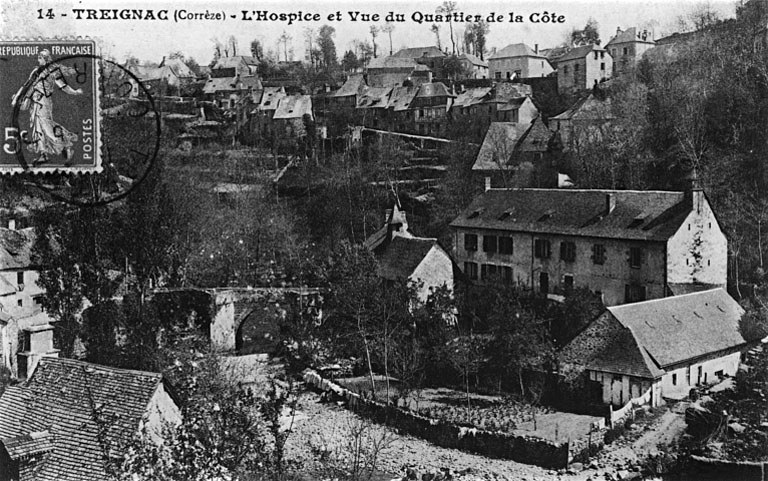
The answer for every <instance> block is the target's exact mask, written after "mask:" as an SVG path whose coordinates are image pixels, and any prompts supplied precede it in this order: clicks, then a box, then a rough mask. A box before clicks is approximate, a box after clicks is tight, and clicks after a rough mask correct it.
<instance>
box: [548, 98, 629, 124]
mask: <svg viewBox="0 0 768 481" xmlns="http://www.w3.org/2000/svg"><path fill="white" fill-rule="evenodd" d="M613 118H615V115H614V114H613V112H612V111H611V99H610V98H607V99H605V100H599V99H598V98H597V97H595V94H594V93H592V92H590V93H589V95H587V96H585V97H582V98H581V99H579V100H577V101H576V103H574V104H573V105H572V106H571V107H570V108H568V109H567V110H566V111H565V112H562V113H560V114H558V115H555V116H554V117H552V120H610V119H613Z"/></svg>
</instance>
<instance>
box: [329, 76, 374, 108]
mask: <svg viewBox="0 0 768 481" xmlns="http://www.w3.org/2000/svg"><path fill="white" fill-rule="evenodd" d="M365 88H366V84H365V78H364V77H363V75H362V74H352V75H350V76H349V78H347V80H346V81H345V82H344V84H343V85H342V86H341V87H340V88H339V89H338V90H337V91H335V92H333V93H332V94H331V95H330V96H329V105H328V106H329V108H347V109H354V108H355V107H356V106H357V100H358V98H359V97H360V95H361V94H362V93H363V90H364V89H365Z"/></svg>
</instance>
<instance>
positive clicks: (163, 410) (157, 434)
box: [0, 357, 181, 481]
mask: <svg viewBox="0 0 768 481" xmlns="http://www.w3.org/2000/svg"><path fill="white" fill-rule="evenodd" d="M0 412H2V413H3V415H2V416H0V481H33V480H43V479H51V480H53V479H55V480H57V481H90V480H93V481H101V480H104V479H109V477H110V476H109V472H108V470H107V466H106V465H105V454H106V455H107V456H120V455H122V453H121V452H120V448H121V446H123V445H126V444H127V443H129V442H130V441H132V440H133V438H134V436H136V435H139V434H141V435H145V436H147V439H150V440H153V441H154V442H160V441H161V435H162V429H163V427H164V426H165V425H169V426H174V425H178V424H180V423H181V413H180V410H179V407H178V405H177V403H176V401H175V400H174V397H173V396H172V394H171V392H170V391H169V390H168V388H167V387H166V385H165V382H164V380H163V377H162V375H160V374H157V373H152V372H141V371H129V370H126V369H116V368H112V367H107V366H100V365H96V364H90V363H87V362H82V361H75V360H72V359H61V358H54V357H44V358H42V359H41V360H40V361H39V363H38V365H37V368H36V369H35V371H34V373H32V375H31V377H30V378H29V379H28V380H27V381H26V382H24V383H23V384H20V385H17V386H9V387H7V388H6V390H5V392H4V393H3V395H2V397H0ZM99 420H101V422H100V421H99Z"/></svg>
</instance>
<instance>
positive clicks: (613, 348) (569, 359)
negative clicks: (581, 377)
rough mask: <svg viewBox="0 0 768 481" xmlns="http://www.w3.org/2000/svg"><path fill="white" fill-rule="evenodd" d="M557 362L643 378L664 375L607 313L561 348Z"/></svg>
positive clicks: (634, 340)
mask: <svg viewBox="0 0 768 481" xmlns="http://www.w3.org/2000/svg"><path fill="white" fill-rule="evenodd" d="M559 359H560V361H561V362H564V363H570V364H578V365H581V366H583V367H585V368H587V369H592V370H595V371H602V372H611V373H615V374H626V375H629V376H636V377H642V378H646V379H655V378H658V377H660V376H661V375H663V374H664V371H663V370H662V369H659V367H658V366H656V364H654V362H653V361H652V360H651V358H650V357H649V356H648V354H647V353H646V352H645V351H644V350H643V349H642V348H641V346H639V345H638V343H637V340H636V339H635V337H634V336H633V335H632V331H631V330H630V329H628V328H627V327H625V326H623V325H622V324H621V323H620V322H618V321H617V320H616V319H615V318H614V317H613V316H612V315H611V314H610V313H604V314H602V315H601V316H600V317H598V318H597V319H596V320H595V321H594V322H592V323H591V324H590V325H589V326H587V327H586V328H585V329H584V330H583V331H581V332H580V333H579V334H578V335H577V336H576V337H575V338H574V339H573V340H572V341H571V342H569V343H568V344H567V345H566V346H565V347H563V349H562V351H560V354H559Z"/></svg>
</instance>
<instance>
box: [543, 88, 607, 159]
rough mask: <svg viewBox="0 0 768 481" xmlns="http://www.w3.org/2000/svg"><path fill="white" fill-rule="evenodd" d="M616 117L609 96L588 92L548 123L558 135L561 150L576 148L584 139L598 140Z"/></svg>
mask: <svg viewBox="0 0 768 481" xmlns="http://www.w3.org/2000/svg"><path fill="white" fill-rule="evenodd" d="M615 118H616V115H615V114H614V113H613V109H612V106H611V99H610V98H609V97H606V98H602V97H598V96H596V95H595V93H594V92H590V93H589V94H588V95H585V96H583V97H582V98H581V99H579V100H577V101H576V103H574V104H573V105H572V106H571V107H570V108H568V109H567V110H566V111H565V112H562V113H560V114H558V115H555V116H554V117H552V118H551V119H549V125H550V127H551V128H552V130H553V131H555V132H557V134H558V135H559V136H560V142H561V143H562V146H563V150H564V151H568V150H576V149H578V147H579V146H580V145H581V144H582V143H583V142H585V141H587V140H589V139H591V140H600V139H601V138H602V137H603V135H604V134H605V132H606V130H605V129H610V128H611V121H612V120H614V119H615Z"/></svg>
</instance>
